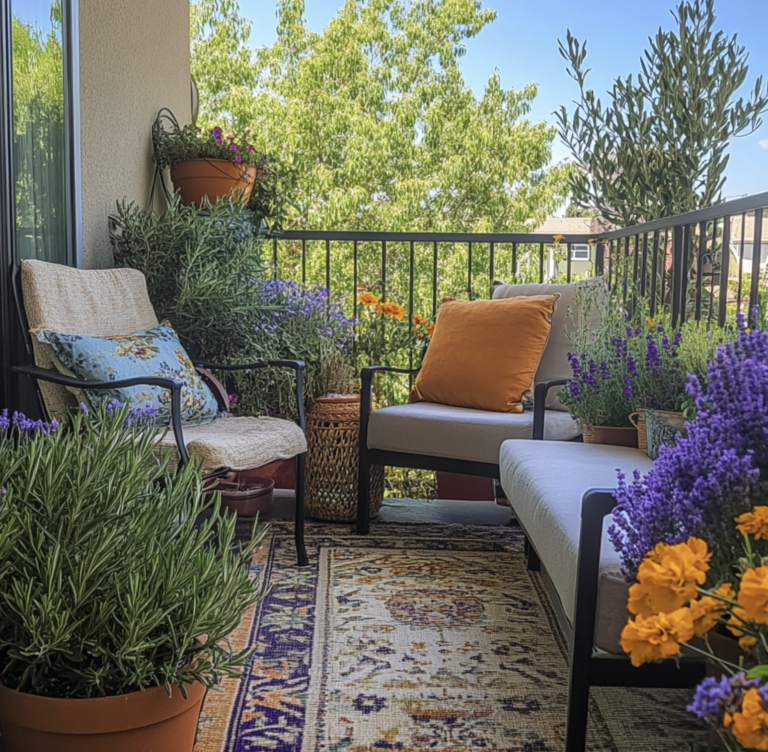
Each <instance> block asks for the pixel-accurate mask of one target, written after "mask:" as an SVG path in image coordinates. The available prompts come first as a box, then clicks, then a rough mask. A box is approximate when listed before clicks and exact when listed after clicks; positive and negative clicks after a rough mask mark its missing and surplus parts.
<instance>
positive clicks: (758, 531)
mask: <svg viewBox="0 0 768 752" xmlns="http://www.w3.org/2000/svg"><path fill="white" fill-rule="evenodd" d="M735 522H736V529H737V530H738V531H739V532H740V533H746V534H747V535H754V536H755V540H761V539H763V540H768V507H764V506H759V507H753V508H752V511H751V512H744V514H740V515H739V516H738V517H736V519H735Z"/></svg>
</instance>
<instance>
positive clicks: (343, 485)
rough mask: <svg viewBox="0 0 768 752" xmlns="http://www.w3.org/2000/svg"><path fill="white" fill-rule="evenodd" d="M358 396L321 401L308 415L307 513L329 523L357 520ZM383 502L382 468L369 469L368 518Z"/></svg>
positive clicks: (377, 510) (375, 512) (372, 515)
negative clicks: (369, 507)
mask: <svg viewBox="0 0 768 752" xmlns="http://www.w3.org/2000/svg"><path fill="white" fill-rule="evenodd" d="M359 434H360V395H358V394H353V395H344V396H339V397H321V398H319V399H317V400H315V403H314V404H313V405H312V408H311V409H310V411H309V414H308V415H307V445H308V448H307V487H306V496H305V504H306V509H307V512H308V513H309V514H310V515H311V516H312V517H315V518H316V519H319V520H326V521H328V522H350V521H352V520H354V519H355V518H356V516H357V455H358V438H359ZM383 500H384V468H383V467H379V466H373V467H372V468H371V517H375V516H376V515H377V514H378V513H379V510H380V509H381V504H382V502H383Z"/></svg>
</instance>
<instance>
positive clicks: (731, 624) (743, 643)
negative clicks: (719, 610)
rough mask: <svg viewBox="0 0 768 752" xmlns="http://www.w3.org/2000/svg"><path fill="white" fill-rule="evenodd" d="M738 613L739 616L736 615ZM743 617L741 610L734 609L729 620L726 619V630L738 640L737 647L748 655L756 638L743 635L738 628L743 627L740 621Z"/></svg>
mask: <svg viewBox="0 0 768 752" xmlns="http://www.w3.org/2000/svg"><path fill="white" fill-rule="evenodd" d="M738 612H740V614H739V613H738ZM743 615H744V609H743V608H734V609H733V612H732V613H731V618H730V619H728V629H729V630H730V631H731V633H732V634H733V635H734V636H736V637H738V638H739V647H740V648H741V649H742V650H743V651H744V652H745V653H748V652H749V651H750V648H752V647H753V646H754V645H756V644H757V637H753V636H752V635H748V634H745V633H744V632H743V631H742V630H741V629H740V627H743V626H744V622H743V621H742V620H741V616H743Z"/></svg>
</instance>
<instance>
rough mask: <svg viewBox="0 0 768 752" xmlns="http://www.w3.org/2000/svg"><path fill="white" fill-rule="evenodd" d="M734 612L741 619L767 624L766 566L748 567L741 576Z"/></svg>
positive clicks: (767, 589) (767, 585) (767, 569)
mask: <svg viewBox="0 0 768 752" xmlns="http://www.w3.org/2000/svg"><path fill="white" fill-rule="evenodd" d="M736 600H737V601H738V603H739V606H740V607H741V608H737V609H734V613H735V614H736V615H737V616H738V617H739V618H740V619H741V620H742V621H752V622H756V623H758V624H768V566H762V567H749V568H748V569H747V570H746V571H745V572H744V574H743V575H742V577H741V585H740V586H739V595H738V598H737V599H736Z"/></svg>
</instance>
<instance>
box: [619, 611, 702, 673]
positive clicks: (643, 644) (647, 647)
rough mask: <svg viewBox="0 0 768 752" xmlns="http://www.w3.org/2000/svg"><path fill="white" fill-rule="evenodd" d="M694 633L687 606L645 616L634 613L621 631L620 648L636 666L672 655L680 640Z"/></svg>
mask: <svg viewBox="0 0 768 752" xmlns="http://www.w3.org/2000/svg"><path fill="white" fill-rule="evenodd" d="M693 635H694V630H693V615H692V614H691V610H690V609H688V608H679V609H677V611H673V612H672V613H671V614H655V615H653V616H649V617H648V618H647V619H646V618H644V617H642V616H637V617H636V618H635V620H634V621H630V622H627V624H626V626H625V627H624V629H623V630H622V631H621V648H622V650H623V651H624V652H625V653H627V654H628V655H629V657H630V659H631V660H632V665H633V666H635V667H638V666H642V665H643V664H644V663H649V662H651V661H659V660H662V659H664V658H671V657H672V656H673V655H678V654H679V653H680V644H681V643H683V642H688V640H690V639H691V638H692V637H693Z"/></svg>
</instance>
